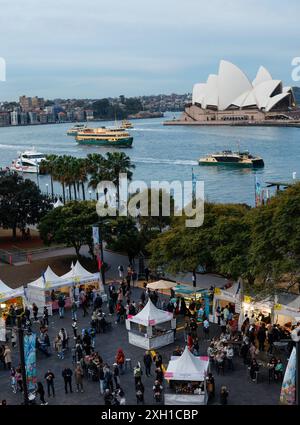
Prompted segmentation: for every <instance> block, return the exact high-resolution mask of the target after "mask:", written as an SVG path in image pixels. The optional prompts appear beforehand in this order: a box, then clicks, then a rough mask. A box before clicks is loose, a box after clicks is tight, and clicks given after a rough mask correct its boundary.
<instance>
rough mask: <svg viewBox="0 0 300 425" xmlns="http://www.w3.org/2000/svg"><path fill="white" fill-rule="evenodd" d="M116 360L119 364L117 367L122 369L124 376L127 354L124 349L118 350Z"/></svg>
mask: <svg viewBox="0 0 300 425" xmlns="http://www.w3.org/2000/svg"><path fill="white" fill-rule="evenodd" d="M115 360H116V363H117V365H118V367H119V369H120V373H121V375H123V373H124V363H125V354H124V351H123V350H122V348H119V349H118V352H117V355H116V358H115Z"/></svg>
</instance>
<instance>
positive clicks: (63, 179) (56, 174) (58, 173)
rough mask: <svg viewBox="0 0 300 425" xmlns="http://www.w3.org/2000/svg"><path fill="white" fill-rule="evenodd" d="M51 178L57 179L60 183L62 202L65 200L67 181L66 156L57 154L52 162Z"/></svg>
mask: <svg viewBox="0 0 300 425" xmlns="http://www.w3.org/2000/svg"><path fill="white" fill-rule="evenodd" d="M53 180H56V181H58V182H59V183H60V184H61V185H62V192H63V202H64V203H65V202H66V192H65V187H66V184H67V182H68V179H67V174H66V156H65V155H63V156H58V157H57V158H56V161H55V163H54V169H53Z"/></svg>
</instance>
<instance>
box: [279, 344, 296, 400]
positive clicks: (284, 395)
mask: <svg viewBox="0 0 300 425" xmlns="http://www.w3.org/2000/svg"><path fill="white" fill-rule="evenodd" d="M280 403H281V404H287V405H293V404H296V347H294V348H293V351H292V353H291V355H290V359H289V362H288V365H287V368H286V371H285V375H284V379H283V383H282V387H281V394H280Z"/></svg>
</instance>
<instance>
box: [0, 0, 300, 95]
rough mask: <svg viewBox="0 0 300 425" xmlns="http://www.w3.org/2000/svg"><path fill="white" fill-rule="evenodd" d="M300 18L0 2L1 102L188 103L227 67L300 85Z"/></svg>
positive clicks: (286, 9)
mask: <svg viewBox="0 0 300 425" xmlns="http://www.w3.org/2000/svg"><path fill="white" fill-rule="evenodd" d="M299 12H300V2H299V0H288V1H282V0H248V1H245V0H110V1H108V0H51V1H48V2H44V1H41V0H13V1H11V0H0V58H1V57H2V58H3V59H4V60H5V62H6V81H5V82H1V81H0V101H3V100H17V99H18V97H19V96H20V95H22V94H25V95H28V96H34V95H37V96H40V97H45V98H49V99H54V98H58V97H60V98H94V99H95V98H102V97H109V96H111V97H115V96H119V95H120V94H124V95H125V96H140V95H150V94H160V93H166V94H168V93H187V92H191V91H192V86H193V84H194V83H197V82H205V81H206V79H207V76H208V74H209V73H217V71H218V64H219V61H220V59H226V60H229V61H232V62H234V63H236V64H237V65H238V66H240V67H241V68H242V69H243V70H244V72H245V73H246V74H247V75H248V76H249V78H250V79H251V80H252V79H253V78H254V77H255V74H256V71H257V69H258V67H259V66H260V65H264V66H265V67H267V68H268V69H269V71H270V72H271V74H272V76H273V78H275V79H281V80H283V81H284V83H285V85H297V84H298V85H299V83H295V82H293V81H292V78H291V73H292V69H293V68H292V66H291V62H292V59H293V58H294V57H300V43H299V39H300V25H299ZM0 63H1V62H0Z"/></svg>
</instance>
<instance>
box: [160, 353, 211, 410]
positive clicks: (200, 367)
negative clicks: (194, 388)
mask: <svg viewBox="0 0 300 425" xmlns="http://www.w3.org/2000/svg"><path fill="white" fill-rule="evenodd" d="M208 370H209V360H208V358H207V357H196V356H194V355H193V354H192V353H191V352H190V351H189V349H188V347H185V350H184V352H183V354H182V355H181V356H180V357H171V360H170V362H169V364H168V368H167V370H166V372H165V374H164V377H165V379H167V380H168V381H184V382H189V383H192V382H204V392H201V393H200V394H185V393H176V392H175V391H174V390H173V391H172V390H170V391H167V392H166V394H165V404H166V405H175V404H176V405H178V404H179V405H186V404H192V405H204V404H206V403H207V394H206V385H205V382H206V381H205V378H206V375H207V373H208ZM171 388H172V385H171Z"/></svg>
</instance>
